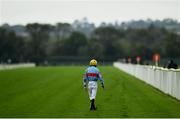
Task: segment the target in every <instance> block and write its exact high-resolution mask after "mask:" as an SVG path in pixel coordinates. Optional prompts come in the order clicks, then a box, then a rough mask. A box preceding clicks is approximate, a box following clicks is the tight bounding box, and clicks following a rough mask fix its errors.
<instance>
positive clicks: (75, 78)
mask: <svg viewBox="0 0 180 119" xmlns="http://www.w3.org/2000/svg"><path fill="white" fill-rule="evenodd" d="M85 68H86V67H80V66H79V67H78V66H77V67H75V66H74V67H73V66H72V67H70V66H67V67H38V68H26V69H16V70H6V71H0V117H180V101H177V100H175V99H173V98H171V97H169V96H167V95H165V94H163V93H161V92H160V91H158V90H156V89H154V88H152V87H151V86H149V85H147V84H145V83H144V82H142V81H140V80H137V79H136V78H134V77H133V76H130V75H127V74H126V73H124V72H122V71H120V70H118V69H116V68H114V67H110V66H109V67H100V70H101V72H102V75H103V77H104V80H105V90H102V88H101V87H100V85H99V88H98V92H97V98H96V105H97V107H98V110H97V111H93V112H92V111H89V98H88V94H87V92H85V91H84V90H83V83H82V75H83V73H84V70H85Z"/></svg>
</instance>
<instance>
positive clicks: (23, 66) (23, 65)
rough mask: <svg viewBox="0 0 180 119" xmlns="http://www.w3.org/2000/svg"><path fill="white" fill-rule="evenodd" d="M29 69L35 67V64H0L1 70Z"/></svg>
mask: <svg viewBox="0 0 180 119" xmlns="http://www.w3.org/2000/svg"><path fill="white" fill-rule="evenodd" d="M27 67H35V64H34V63H24V64H0V70H8V69H17V68H27Z"/></svg>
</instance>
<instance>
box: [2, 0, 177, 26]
mask: <svg viewBox="0 0 180 119" xmlns="http://www.w3.org/2000/svg"><path fill="white" fill-rule="evenodd" d="M83 17H87V18H88V21H90V22H94V23H95V24H96V25H98V24H99V23H101V22H114V21H116V20H117V21H119V22H122V21H130V20H139V19H147V18H151V19H153V20H155V19H159V20H162V19H164V18H173V19H176V20H178V21H180V0H0V24H3V23H9V24H11V25H14V24H26V23H32V22H40V23H51V24H55V23H57V22H69V23H72V22H73V21H74V20H75V19H82V18H83Z"/></svg>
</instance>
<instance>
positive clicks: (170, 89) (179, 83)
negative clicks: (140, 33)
mask: <svg viewBox="0 0 180 119" xmlns="http://www.w3.org/2000/svg"><path fill="white" fill-rule="evenodd" d="M113 65H114V66H115V67H117V68H119V69H121V70H123V71H125V72H127V73H129V74H131V75H133V76H135V77H137V78H139V79H140V80H142V81H144V82H146V83H148V84H150V85H152V86H153V87H155V88H157V89H159V90H161V91H162V92H164V93H166V94H169V95H171V96H173V97H175V98H177V99H179V100H180V69H166V68H162V67H153V66H146V65H135V64H125V63H120V62H114V63H113Z"/></svg>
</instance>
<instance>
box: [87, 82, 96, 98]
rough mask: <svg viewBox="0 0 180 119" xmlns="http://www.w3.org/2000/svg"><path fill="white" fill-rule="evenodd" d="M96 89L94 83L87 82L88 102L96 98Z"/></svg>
mask: <svg viewBox="0 0 180 119" xmlns="http://www.w3.org/2000/svg"><path fill="white" fill-rule="evenodd" d="M97 88H98V85H97V82H96V81H89V82H88V93H89V98H90V100H92V99H95V98H96V92H97Z"/></svg>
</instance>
